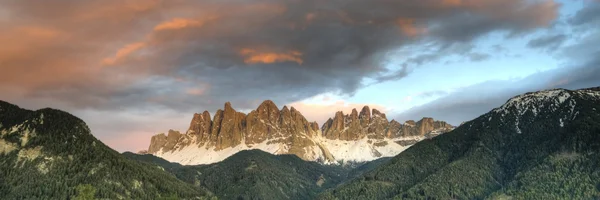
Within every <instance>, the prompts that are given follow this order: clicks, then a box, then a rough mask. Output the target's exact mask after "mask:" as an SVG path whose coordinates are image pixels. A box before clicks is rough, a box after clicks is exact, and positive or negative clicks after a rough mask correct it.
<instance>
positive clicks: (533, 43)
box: [527, 34, 567, 51]
mask: <svg viewBox="0 0 600 200" xmlns="http://www.w3.org/2000/svg"><path fill="white" fill-rule="evenodd" d="M566 39H567V35H565V34H555V35H545V36H542V37H539V38H536V39H533V40H530V41H529V42H528V43H527V46H528V47H530V48H538V49H544V50H547V51H554V50H556V49H558V48H559V47H560V46H561V45H562V44H563V43H564V42H565V40H566Z"/></svg>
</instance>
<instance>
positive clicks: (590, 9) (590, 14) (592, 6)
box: [568, 1, 600, 26]
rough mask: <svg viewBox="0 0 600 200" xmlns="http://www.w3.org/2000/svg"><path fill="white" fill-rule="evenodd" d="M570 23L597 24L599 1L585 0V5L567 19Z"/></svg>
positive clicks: (599, 12)
mask: <svg viewBox="0 0 600 200" xmlns="http://www.w3.org/2000/svg"><path fill="white" fill-rule="evenodd" d="M568 22H569V23H570V24H571V25H575V26H582V25H592V26H593V25H597V24H598V23H599V22H600V2H599V1H596V2H593V1H590V2H586V4H585V7H584V8H583V9H581V10H579V11H577V13H576V14H575V16H573V17H572V18H571V19H569V20H568Z"/></svg>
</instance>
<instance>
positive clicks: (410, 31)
mask: <svg viewBox="0 0 600 200" xmlns="http://www.w3.org/2000/svg"><path fill="white" fill-rule="evenodd" d="M396 24H397V25H398V27H400V31H402V33H403V34H404V35H406V36H410V37H414V36H418V35H420V34H423V33H426V32H427V29H425V28H422V27H417V25H416V24H415V19H412V18H400V19H397V20H396Z"/></svg>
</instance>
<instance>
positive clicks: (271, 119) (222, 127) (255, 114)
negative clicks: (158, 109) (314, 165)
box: [148, 100, 445, 164]
mask: <svg viewBox="0 0 600 200" xmlns="http://www.w3.org/2000/svg"><path fill="white" fill-rule="evenodd" d="M436 123H437V122H436V121H434V120H433V119H431V118H424V119H422V120H420V121H419V122H418V123H415V124H414V125H403V124H400V123H398V122H396V121H394V120H392V122H388V120H387V118H386V115H385V114H384V113H382V112H380V111H379V110H377V109H370V108H369V107H368V106H364V107H363V108H362V109H361V111H360V113H359V112H358V110H357V109H352V111H351V112H350V114H344V113H343V112H342V111H338V112H336V113H335V115H334V116H333V118H329V120H327V122H325V123H324V124H323V125H322V126H321V127H320V128H319V124H318V123H317V122H309V121H308V120H307V119H306V118H305V117H304V116H303V115H302V113H301V112H300V111H299V110H297V109H296V108H294V107H288V106H283V107H282V108H281V110H280V109H279V108H278V107H277V105H275V103H273V101H270V100H266V101H264V102H262V103H261V104H260V105H259V106H258V107H257V109H256V110H252V111H250V112H249V113H248V114H247V115H246V114H244V113H241V112H237V111H236V110H235V109H234V108H233V107H232V105H231V103H230V102H226V103H225V104H224V108H223V109H219V110H217V111H216V112H215V113H214V116H213V118H212V120H211V116H210V114H209V112H208V111H204V112H203V113H202V114H199V113H196V114H194V116H193V118H192V121H191V122H190V126H189V128H188V130H187V132H185V134H181V133H179V132H176V131H173V130H171V131H169V132H168V133H167V134H159V135H156V136H154V137H152V141H151V145H150V147H149V148H148V152H149V153H151V154H155V155H158V156H162V157H169V156H168V155H171V154H177V152H178V151H179V150H181V149H183V148H187V147H189V146H190V145H194V146H197V148H198V149H200V150H199V151H202V152H205V153H199V155H193V157H198V156H200V157H203V159H202V162H198V163H196V164H201V163H210V162H216V161H220V160H218V159H222V158H221V157H222V156H221V155H220V154H219V156H217V155H214V156H210V155H204V154H206V153H209V154H210V153H211V152H221V150H225V149H231V148H236V149H239V150H241V149H249V148H267V149H263V150H267V151H269V152H273V153H275V154H295V155H297V156H299V157H300V158H302V159H305V160H313V161H314V160H317V159H320V160H321V161H324V162H325V161H327V162H329V161H333V160H335V159H336V158H335V157H336V155H337V156H338V158H340V157H339V156H341V157H344V156H348V155H346V154H339V152H338V154H336V153H332V152H331V149H330V148H331V147H327V146H323V144H322V143H321V142H322V141H323V140H341V141H359V140H361V139H362V138H365V137H368V139H369V143H365V144H362V145H374V144H375V142H373V141H371V140H376V141H383V140H397V139H398V138H400V137H405V136H417V137H424V135H425V134H427V133H429V132H432V131H434V130H436V129H437V128H439V127H445V123H437V124H436ZM361 141H363V142H365V140H361ZM377 144H378V145H380V146H385V145H386V144H387V142H379V143H377ZM398 144H400V143H398ZM400 145H405V144H400ZM400 147H401V146H400ZM336 148H338V147H336ZM361 148H362V147H361ZM369 148H371V147H369ZM402 149H403V148H402ZM373 151H374V152H371V155H370V156H374V157H375V158H376V157H380V156H381V155H382V154H381V153H380V152H376V151H375V150H373ZM386 151H387V150H386ZM227 152H231V153H232V154H233V153H235V150H234V151H229V150H227ZM334 152H336V151H334ZM387 152H392V151H387ZM211 155H212V154H211ZM206 156H208V157H206ZM177 159H183V158H181V157H179V156H178V157H177ZM213 159H217V160H213ZM340 159H341V158H340ZM173 161H176V160H173Z"/></svg>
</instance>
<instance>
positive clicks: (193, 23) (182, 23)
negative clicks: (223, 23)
mask: <svg viewBox="0 0 600 200" xmlns="http://www.w3.org/2000/svg"><path fill="white" fill-rule="evenodd" d="M203 24H204V21H199V20H195V19H185V18H173V19H171V20H169V21H165V22H162V23H160V24H158V25H156V26H155V27H154V30H155V31H161V30H172V29H182V28H186V27H198V26H202V25H203Z"/></svg>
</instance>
